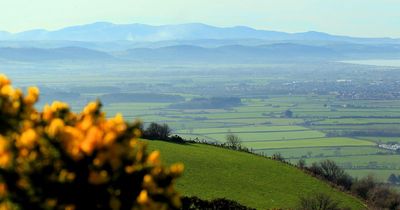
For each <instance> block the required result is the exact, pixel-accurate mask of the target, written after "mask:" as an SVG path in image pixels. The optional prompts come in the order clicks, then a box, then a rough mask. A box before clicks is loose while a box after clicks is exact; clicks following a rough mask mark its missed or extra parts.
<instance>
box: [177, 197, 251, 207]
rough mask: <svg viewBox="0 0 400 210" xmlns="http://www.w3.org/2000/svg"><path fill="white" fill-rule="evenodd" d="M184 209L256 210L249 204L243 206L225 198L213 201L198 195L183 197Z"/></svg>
mask: <svg viewBox="0 0 400 210" xmlns="http://www.w3.org/2000/svg"><path fill="white" fill-rule="evenodd" d="M181 209H182V210H204V209H207V210H219V209H224V210H255V209H253V208H249V207H247V206H243V205H242V204H239V203H238V202H236V201H232V200H228V199H225V198H219V199H214V200H211V201H207V200H203V199H200V198H198V197H195V196H193V197H183V198H182V208H181Z"/></svg>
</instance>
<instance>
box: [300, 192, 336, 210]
mask: <svg viewBox="0 0 400 210" xmlns="http://www.w3.org/2000/svg"><path fill="white" fill-rule="evenodd" d="M339 204H340V203H339V202H338V201H335V200H333V199H332V198H331V197H330V196H329V195H327V194H324V193H318V194H316V195H312V196H308V197H301V198H300V202H299V205H298V208H297V209H299V210H341V208H340V207H339Z"/></svg>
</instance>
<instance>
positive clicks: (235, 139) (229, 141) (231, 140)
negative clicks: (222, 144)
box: [226, 132, 242, 149]
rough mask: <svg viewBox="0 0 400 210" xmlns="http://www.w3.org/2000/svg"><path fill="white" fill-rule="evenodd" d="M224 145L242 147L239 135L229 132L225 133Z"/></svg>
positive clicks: (235, 147)
mask: <svg viewBox="0 0 400 210" xmlns="http://www.w3.org/2000/svg"><path fill="white" fill-rule="evenodd" d="M226 145H227V146H228V147H231V148H233V149H240V148H241V147H242V141H241V140H240V138H239V136H237V135H235V134H233V133H231V132H229V133H228V134H226Z"/></svg>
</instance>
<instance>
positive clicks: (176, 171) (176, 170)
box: [169, 163, 185, 176]
mask: <svg viewBox="0 0 400 210" xmlns="http://www.w3.org/2000/svg"><path fill="white" fill-rule="evenodd" d="M184 169H185V167H184V165H183V164H182V163H175V164H173V165H172V166H171V167H170V168H169V171H170V172H171V174H172V175H175V176H177V175H181V174H182V172H183V170H184Z"/></svg>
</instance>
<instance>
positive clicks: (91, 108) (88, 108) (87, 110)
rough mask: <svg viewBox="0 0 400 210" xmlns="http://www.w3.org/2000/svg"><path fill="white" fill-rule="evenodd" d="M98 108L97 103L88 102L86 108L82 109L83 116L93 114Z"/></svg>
mask: <svg viewBox="0 0 400 210" xmlns="http://www.w3.org/2000/svg"><path fill="white" fill-rule="evenodd" d="M98 107H99V102H90V103H89V104H88V105H86V107H85V108H84V109H83V114H85V115H89V114H91V113H94V112H95V111H96V110H97V109H98Z"/></svg>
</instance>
